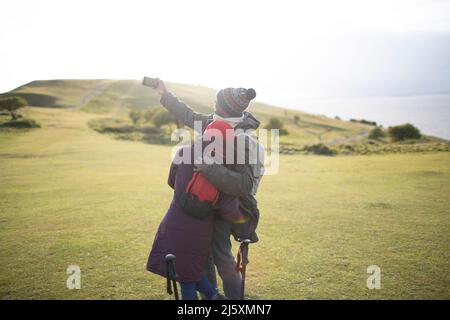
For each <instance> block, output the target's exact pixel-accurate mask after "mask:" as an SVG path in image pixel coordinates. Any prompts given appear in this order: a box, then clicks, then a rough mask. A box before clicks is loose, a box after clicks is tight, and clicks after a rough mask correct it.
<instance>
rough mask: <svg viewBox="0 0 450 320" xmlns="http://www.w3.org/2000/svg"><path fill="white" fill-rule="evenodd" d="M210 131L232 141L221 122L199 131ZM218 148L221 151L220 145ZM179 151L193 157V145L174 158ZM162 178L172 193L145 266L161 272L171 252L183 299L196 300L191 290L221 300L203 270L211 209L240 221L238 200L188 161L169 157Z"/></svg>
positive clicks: (163, 273) (210, 230) (210, 233)
mask: <svg viewBox="0 0 450 320" xmlns="http://www.w3.org/2000/svg"><path fill="white" fill-rule="evenodd" d="M214 130H217V131H219V132H220V133H221V136H222V137H223V138H224V139H223V141H224V142H226V141H230V140H231V143H234V133H233V134H230V133H232V132H233V128H232V127H231V126H230V125H229V124H228V123H226V122H225V121H222V120H215V121H213V122H211V123H210V124H209V125H208V127H207V129H206V130H205V134H204V135H205V136H207V137H208V136H209V137H210V135H211V132H212V131H214ZM217 131H216V132H217ZM222 150H224V151H225V150H226V147H225V146H224V147H223V148H222ZM185 152H188V153H190V155H191V157H190V158H191V160H193V148H192V147H184V148H182V149H181V150H180V151H179V153H178V156H179V157H180V159H182V158H183V154H184V153H185ZM223 157H225V152H224V154H223ZM168 183H169V186H170V187H172V188H173V189H174V196H173V199H172V203H171V204H170V207H169V210H168V211H167V213H166V215H165V217H164V218H163V220H162V221H161V224H160V226H159V228H158V231H157V233H156V236H155V240H154V242H153V247H152V250H151V252H150V256H149V258H148V262H147V270H148V271H150V272H153V273H156V274H158V275H161V276H163V277H165V276H166V271H167V270H166V261H165V256H166V255H167V254H169V253H171V254H174V255H175V256H176V273H177V278H176V280H177V281H178V282H179V283H180V286H181V296H182V299H183V300H194V299H196V298H197V293H196V291H199V292H200V293H202V294H203V295H204V296H205V297H206V298H207V299H221V298H222V297H223V296H222V295H219V294H218V291H217V288H215V287H214V286H213V285H212V284H211V283H210V282H209V280H208V278H207V276H206V275H205V267H206V263H207V258H208V254H209V250H210V248H211V243H212V236H213V225H214V213H213V212H215V214H217V215H219V216H220V217H221V218H223V219H225V220H227V221H230V222H232V223H240V222H244V221H246V220H247V218H245V217H244V216H243V215H242V214H241V213H240V210H239V200H238V198H236V197H232V196H228V195H226V194H223V193H220V192H219V191H218V190H217V189H216V188H215V187H214V186H213V185H212V184H210V183H209V182H208V180H206V178H204V177H203V176H202V174H201V173H200V172H195V171H194V165H193V161H190V162H189V163H181V164H175V162H172V165H171V168H170V173H169V179H168ZM205 204H207V205H205ZM208 207H210V208H211V209H212V211H211V212H210V213H209V214H208V210H207V209H205V208H208ZM193 208H199V209H198V210H200V209H201V210H202V212H195V210H193ZM205 212H206V214H205Z"/></svg>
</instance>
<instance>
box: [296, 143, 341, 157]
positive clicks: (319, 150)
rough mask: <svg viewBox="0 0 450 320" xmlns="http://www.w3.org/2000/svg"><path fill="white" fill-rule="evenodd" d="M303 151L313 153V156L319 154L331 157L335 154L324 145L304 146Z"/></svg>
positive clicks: (334, 151)
mask: <svg viewBox="0 0 450 320" xmlns="http://www.w3.org/2000/svg"><path fill="white" fill-rule="evenodd" d="M304 150H305V151H308V152H311V153H314V154H320V155H326V156H332V155H335V154H336V153H337V152H336V150H333V149H331V148H329V147H328V146H326V145H324V144H323V143H318V144H313V145H311V146H306V147H305V148H304Z"/></svg>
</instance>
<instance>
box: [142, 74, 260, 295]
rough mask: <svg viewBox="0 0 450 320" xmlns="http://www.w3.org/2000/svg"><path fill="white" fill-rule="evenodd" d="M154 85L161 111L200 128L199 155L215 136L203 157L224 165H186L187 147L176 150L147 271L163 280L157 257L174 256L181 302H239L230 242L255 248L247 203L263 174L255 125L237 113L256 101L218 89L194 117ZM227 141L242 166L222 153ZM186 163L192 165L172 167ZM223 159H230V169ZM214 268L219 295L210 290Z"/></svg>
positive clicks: (254, 214)
mask: <svg viewBox="0 0 450 320" xmlns="http://www.w3.org/2000/svg"><path fill="white" fill-rule="evenodd" d="M157 81H158V83H157V86H156V87H155V90H156V91H157V92H158V93H159V94H160V95H161V104H162V105H163V106H164V107H165V108H166V109H167V110H169V111H170V112H171V113H172V114H173V115H174V116H175V117H176V118H177V119H178V120H179V121H181V122H182V123H184V124H185V125H187V126H188V127H191V128H194V124H195V122H200V123H201V125H202V132H203V139H202V147H203V149H202V150H204V148H207V147H208V145H210V144H211V143H212V141H211V140H214V142H215V143H217V141H216V140H217V137H218V136H221V137H222V140H221V139H219V140H221V141H220V143H223V148H217V150H213V151H212V153H211V154H212V155H213V157H214V159H218V158H220V160H223V159H225V158H226V161H225V160H223V161H215V162H213V163H209V161H208V164H206V163H205V161H204V162H203V163H199V164H197V163H196V162H194V161H193V159H194V151H193V149H194V148H193V146H185V147H182V148H180V150H178V151H177V154H176V156H175V159H174V160H173V162H172V164H171V167H170V171H169V178H168V184H169V186H170V187H171V188H172V189H174V196H173V200H172V202H171V204H170V206H169V209H168V211H167V213H166V215H165V216H164V218H163V220H162V221H161V224H160V225H159V228H158V231H157V233H156V235H155V238H154V242H153V246H152V249H151V252H150V255H149V258H148V262H147V270H148V271H150V272H153V273H156V274H158V275H161V276H163V277H166V274H167V266H166V260H165V257H166V255H167V254H174V255H175V256H176V274H177V275H176V280H177V281H178V282H179V283H180V286H181V298H182V299H183V300H195V299H197V291H198V292H199V293H200V294H201V295H202V297H203V298H204V299H212V300H221V299H232V300H237V299H240V298H241V274H240V273H239V272H238V271H237V269H236V261H235V258H234V256H233V253H232V251H231V248H232V244H231V239H230V237H231V235H233V237H234V238H235V239H236V240H239V239H240V240H242V239H250V240H251V241H252V242H257V241H258V237H257V235H256V232H255V230H256V227H257V224H258V220H259V210H258V207H257V203H256V199H255V197H254V196H255V194H256V191H257V189H258V184H259V182H260V179H261V178H262V175H263V149H262V147H261V145H260V144H259V143H258V142H257V140H256V135H255V130H256V129H257V128H258V126H259V124H260V123H259V121H258V120H256V119H255V118H254V117H253V115H252V114H250V113H249V112H246V111H245V109H247V107H248V105H249V103H250V101H251V100H252V99H254V98H255V96H256V93H255V90H253V89H248V90H247V89H244V88H226V89H223V90H220V91H219V92H218V93H217V100H216V103H215V112H214V113H213V114H211V115H206V114H201V113H197V112H194V111H193V110H192V109H191V108H190V107H189V106H187V105H186V104H185V103H183V102H182V101H180V100H179V99H178V98H177V97H176V96H174V95H173V94H172V93H170V92H169V91H167V89H166V87H165V85H164V82H163V81H161V80H159V79H158V80H157ZM238 129H240V130H238ZM242 131H244V132H245V133H243V134H242V135H243V136H242V137H241V138H243V139H242V140H243V141H244V147H243V148H239V146H238V147H237V148H236V141H237V140H238V136H239V135H240V134H239V133H238V132H242ZM217 132H218V133H220V135H217V134H216V133H217ZM213 137H214V139H212V138H213ZM230 142H231V143H233V144H234V146H235V148H234V150H235V151H236V150H237V151H238V152H240V150H244V151H242V152H243V153H244V161H236V159H237V158H238V157H239V156H236V152H234V154H233V155H230V154H228V155H227V154H226V153H227V151H228V150H229V149H227V148H226V146H225V144H226V143H230ZM216 145H217V144H216ZM186 156H187V157H188V158H189V159H191V160H192V161H184V162H181V163H180V161H176V159H177V158H178V160H179V159H180V158H181V159H186ZM230 157H231V159H234V161H231V162H232V163H231V164H230V161H229V159H230ZM252 159H253V161H252ZM216 268H217V271H218V273H219V276H220V277H221V279H222V282H223V291H224V295H222V294H220V293H219V291H218V288H217V278H216Z"/></svg>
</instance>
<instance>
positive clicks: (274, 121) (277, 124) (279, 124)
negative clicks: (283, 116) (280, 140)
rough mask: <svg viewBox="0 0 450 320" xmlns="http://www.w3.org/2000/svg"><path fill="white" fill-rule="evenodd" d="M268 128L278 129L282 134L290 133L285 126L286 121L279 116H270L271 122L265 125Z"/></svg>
mask: <svg viewBox="0 0 450 320" xmlns="http://www.w3.org/2000/svg"><path fill="white" fill-rule="evenodd" d="M265 128H266V129H269V130H270V129H278V130H279V133H280V136H282V135H287V134H289V131H287V130H286V129H285V128H284V123H283V121H281V120H280V119H278V118H270V120H269V123H268V124H267V125H266V126H265Z"/></svg>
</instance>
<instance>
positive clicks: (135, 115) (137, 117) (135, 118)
mask: <svg viewBox="0 0 450 320" xmlns="http://www.w3.org/2000/svg"><path fill="white" fill-rule="evenodd" d="M128 116H129V117H130V119H131V121H133V123H134V125H136V124H137V123H138V122H139V120H140V119H141V117H142V114H141V113H140V112H138V111H134V110H132V111H130V113H129V114H128Z"/></svg>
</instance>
